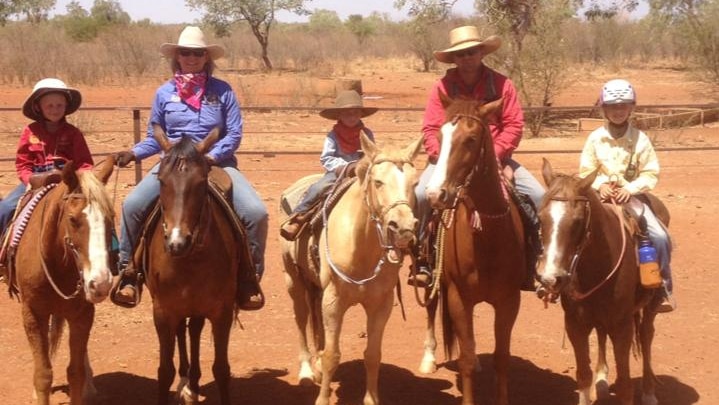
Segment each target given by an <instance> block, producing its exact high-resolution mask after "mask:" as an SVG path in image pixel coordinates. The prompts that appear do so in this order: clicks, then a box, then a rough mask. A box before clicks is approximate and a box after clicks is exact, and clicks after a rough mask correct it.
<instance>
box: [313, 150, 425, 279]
mask: <svg viewBox="0 0 719 405" xmlns="http://www.w3.org/2000/svg"><path fill="white" fill-rule="evenodd" d="M381 163H392V164H394V165H397V166H399V167H401V166H403V165H405V164H409V165H411V166H412V167H414V163H413V162H412V161H411V160H409V159H399V160H392V159H386V158H385V159H378V160H376V161H372V162H371V163H370V164H369V167H368V168H367V174H366V177H365V179H364V187H363V188H362V190H363V191H364V202H365V205H366V206H367V212H368V214H369V220H370V221H372V222H373V223H374V225H375V230H376V231H377V239H378V240H379V244H380V247H381V248H382V250H383V251H384V254H383V255H382V256H381V257H380V259H379V260H378V261H377V264H376V265H375V267H374V270H373V271H372V275H371V276H369V277H367V278H364V279H355V278H352V277H350V276H349V275H347V274H346V273H345V272H344V271H342V269H340V268H339V267H338V266H337V265H336V264H335V263H334V262H333V261H332V256H331V255H330V246H329V243H326V244H325V245H326V254H327V262H328V264H329V266H330V268H331V269H332V270H333V271H334V273H335V274H336V275H337V276H338V277H339V278H341V279H342V280H343V281H345V282H347V283H350V284H356V285H363V284H366V283H368V282H370V281H372V280H374V279H375V278H376V277H377V276H378V275H379V273H380V270H381V269H382V265H383V264H384V263H385V262H389V263H391V264H399V263H401V258H402V257H403V255H402V253H401V252H402V249H399V248H397V247H396V246H394V244H392V242H391V241H390V238H389V236H388V235H387V234H386V232H384V231H383V229H382V228H383V227H382V225H383V224H384V222H385V221H384V218H385V216H386V215H387V214H388V213H389V212H390V211H392V210H393V209H395V208H397V207H400V206H403V205H406V206H407V207H409V209H410V210H411V209H412V205H411V204H410V202H409V200H406V199H401V200H397V201H393V202H392V203H391V204H389V205H388V206H386V207H384V208H383V209H381V210H378V209H377V208H376V205H379V204H372V203H373V202H376V201H377V197H376V196H375V194H374V193H373V190H374V188H373V187H370V185H371V184H373V180H372V168H373V167H374V166H375V165H378V164H381ZM328 200H329V199H326V200H325V202H324V205H323V207H322V222H323V223H324V232H325V239H326V240H327V241H329V230H328V229H329V227H328V226H327V213H328V211H329V209H328V207H327V204H328ZM393 251H394V252H397V253H399V254H397V257H398V258H399V259H400V260H396V259H393V258H392V256H391V255H390V253H391V252H393Z"/></svg>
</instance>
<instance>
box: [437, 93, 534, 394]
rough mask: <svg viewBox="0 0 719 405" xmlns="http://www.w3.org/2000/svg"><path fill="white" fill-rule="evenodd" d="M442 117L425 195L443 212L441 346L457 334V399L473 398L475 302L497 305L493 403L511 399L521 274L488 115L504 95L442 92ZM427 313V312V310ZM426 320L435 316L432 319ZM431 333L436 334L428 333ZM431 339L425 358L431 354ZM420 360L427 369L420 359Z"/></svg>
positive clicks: (514, 212) (521, 256)
mask: <svg viewBox="0 0 719 405" xmlns="http://www.w3.org/2000/svg"><path fill="white" fill-rule="evenodd" d="M441 101H442V105H443V106H444V109H445V117H446V118H447V122H446V123H445V124H444V125H443V126H442V128H441V130H440V137H441V139H440V154H439V158H438V161H437V166H436V168H435V171H434V173H433V175H432V177H431V179H430V180H429V182H428V184H427V198H428V200H429V202H430V203H431V205H432V207H433V208H434V209H436V210H439V211H440V212H441V220H440V222H439V225H438V229H439V231H438V233H439V234H440V236H439V237H438V238H439V240H438V241H437V244H438V248H437V253H436V254H437V255H438V256H439V257H441V258H442V259H440V260H439V261H438V267H439V269H440V272H441V274H440V275H439V276H438V277H439V281H440V295H439V296H440V298H441V300H442V305H441V308H442V311H441V312H442V323H443V335H444V347H445V351H446V353H447V355H448V356H449V357H450V358H451V357H452V354H453V353H452V351H453V349H454V347H453V346H454V343H455V341H458V342H459V359H458V364H457V365H458V368H459V374H460V384H461V385H460V387H461V389H462V397H463V398H462V404H463V405H471V404H474V392H473V384H472V377H473V371H474V370H475V365H476V363H477V357H476V354H475V340H474V325H473V319H472V312H473V309H474V307H475V305H476V304H477V303H479V302H487V303H489V304H490V305H492V307H493V308H494V313H495V317H494V337H495V350H494V369H495V373H496V379H495V381H496V386H495V404H497V405H507V404H508V391H507V379H508V376H507V374H508V369H509V360H510V340H511V335H512V328H513V327H514V322H515V320H516V318H517V313H518V311H519V303H520V287H521V285H522V280H523V279H524V277H525V274H526V266H525V252H524V249H525V244H524V230H523V227H522V220H521V217H520V213H519V211H518V209H517V206H516V205H515V203H514V202H513V200H512V198H510V197H509V195H508V191H507V189H506V187H505V185H504V180H503V176H502V175H501V174H500V170H501V167H500V165H499V162H498V161H497V157H496V155H495V153H494V144H493V141H492V135H491V133H490V130H489V127H488V122H489V120H491V119H493V117H494V116H495V115H496V114H499V113H501V108H502V100H501V99H500V100H497V101H494V102H491V103H488V104H482V103H480V102H478V101H475V100H465V99H452V98H449V97H448V96H446V95H444V94H442V95H441ZM430 316H431V313H430ZM429 324H430V326H431V325H432V324H433V320H432V319H430V321H429ZM428 340H431V341H434V337H433V335H432V334H429V335H428ZM433 346H434V345H432V344H427V342H426V343H425V359H424V360H423V362H424V363H426V362H427V358H428V355H430V357H431V358H432V361H434V360H433V359H434V354H433V353H428V351H433ZM423 367H425V368H429V369H432V368H434V367H428V366H427V364H424V365H423Z"/></svg>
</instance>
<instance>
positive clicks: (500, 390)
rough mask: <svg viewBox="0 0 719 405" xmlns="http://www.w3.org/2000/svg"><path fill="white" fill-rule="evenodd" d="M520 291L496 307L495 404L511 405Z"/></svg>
mask: <svg viewBox="0 0 719 405" xmlns="http://www.w3.org/2000/svg"><path fill="white" fill-rule="evenodd" d="M519 300H520V297H519V291H517V293H516V294H515V295H513V296H512V297H511V298H509V299H507V300H506V301H502V302H500V303H499V304H498V305H496V306H495V307H494V341H495V344H494V372H495V398H496V399H495V403H496V404H497V405H508V404H509V391H508V388H507V386H508V385H509V377H508V376H509V360H510V344H511V341H512V328H514V322H515V321H516V320H517V314H518V313H519V302H520V301H519Z"/></svg>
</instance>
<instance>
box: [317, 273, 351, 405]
mask: <svg viewBox="0 0 719 405" xmlns="http://www.w3.org/2000/svg"><path fill="white" fill-rule="evenodd" d="M346 310H347V308H346V307H345V306H344V305H343V304H342V303H341V300H340V298H339V297H338V296H337V292H336V291H335V287H334V285H333V284H330V285H328V286H327V289H326V290H325V293H324V295H323V296H322V323H323V324H324V329H325V349H324V350H323V351H322V354H321V361H322V383H321V385H320V392H319V394H318V395H317V399H316V400H315V405H328V404H329V403H330V393H331V390H330V383H331V382H332V377H333V376H334V374H335V371H336V370H337V366H338V365H339V362H340V357H341V353H340V347H339V343H340V342H339V341H340V332H341V331H342V321H343V317H344V314H345V311H346Z"/></svg>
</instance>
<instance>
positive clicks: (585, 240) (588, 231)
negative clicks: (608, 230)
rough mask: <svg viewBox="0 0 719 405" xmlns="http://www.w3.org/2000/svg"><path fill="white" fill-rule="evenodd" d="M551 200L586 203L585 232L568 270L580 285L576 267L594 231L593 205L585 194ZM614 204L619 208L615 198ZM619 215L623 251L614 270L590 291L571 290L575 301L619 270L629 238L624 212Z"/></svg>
mask: <svg viewBox="0 0 719 405" xmlns="http://www.w3.org/2000/svg"><path fill="white" fill-rule="evenodd" d="M550 200H551V201H559V202H575V201H579V202H582V203H583V204H584V211H585V213H586V215H585V218H586V221H585V222H584V233H583V234H582V240H581V241H580V242H579V245H577V250H576V252H575V253H574V255H573V256H572V261H571V264H570V266H569V272H568V276H569V278H570V280H572V282H573V283H574V284H575V286H576V285H578V281H577V277H578V276H577V272H576V269H577V264H578V263H579V257H580V256H581V254H582V251H583V250H584V248H586V246H587V245H588V244H589V239H590V236H591V232H592V231H591V227H590V224H591V217H592V210H591V207H590V201H589V198H587V197H584V196H577V197H572V198H567V197H552V198H550ZM612 206H613V207H614V208H615V209H618V208H617V205H616V203H615V201H614V200H612ZM617 216H618V217H619V229H620V230H621V233H622V251H621V254H620V255H619V258H618V259H617V262H616V264H615V265H614V267H613V268H612V270H611V271H610V272H609V274H607V276H606V277H604V279H603V280H602V281H601V282H600V283H599V284H597V285H595V286H594V287H592V288H590V289H589V290H588V291H586V292H579V291H577V290H576V289H575V290H573V291H571V292H570V296H571V297H572V299H574V300H575V301H581V300H583V299H585V298H587V297H589V296H590V295H592V294H593V293H594V292H596V291H597V290H598V289H600V288H601V287H602V286H603V285H604V284H606V283H607V282H608V281H609V280H610V279H611V278H612V277H613V276H614V274H615V273H616V272H617V270H619V266H620V265H621V263H622V260H623V259H624V254H625V252H626V247H627V240H626V233H625V232H624V220H623V218H622V213H621V212H618V213H617ZM545 298H547V299H549V298H550V297H545Z"/></svg>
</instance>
